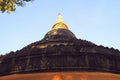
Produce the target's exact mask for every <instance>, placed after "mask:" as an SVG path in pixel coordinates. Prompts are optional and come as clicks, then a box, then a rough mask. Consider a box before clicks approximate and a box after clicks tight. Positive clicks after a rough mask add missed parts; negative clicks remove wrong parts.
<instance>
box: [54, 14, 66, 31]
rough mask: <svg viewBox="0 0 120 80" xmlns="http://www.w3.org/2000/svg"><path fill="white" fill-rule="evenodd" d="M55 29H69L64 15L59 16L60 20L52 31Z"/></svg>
mask: <svg viewBox="0 0 120 80" xmlns="http://www.w3.org/2000/svg"><path fill="white" fill-rule="evenodd" d="M54 29H68V27H67V25H66V24H65V23H64V21H63V19H62V15H61V14H60V13H59V14H58V19H57V22H56V24H55V25H53V27H52V30H54Z"/></svg>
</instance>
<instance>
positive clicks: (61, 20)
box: [57, 13, 64, 23]
mask: <svg viewBox="0 0 120 80" xmlns="http://www.w3.org/2000/svg"><path fill="white" fill-rule="evenodd" d="M59 22H62V23H64V21H63V19H62V15H61V13H59V14H58V19H57V23H59Z"/></svg>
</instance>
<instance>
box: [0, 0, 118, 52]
mask: <svg viewBox="0 0 120 80" xmlns="http://www.w3.org/2000/svg"><path fill="white" fill-rule="evenodd" d="M58 13H61V14H62V16H63V19H64V22H65V23H66V24H67V25H68V27H69V29H70V30H71V31H72V32H73V33H74V34H75V35H76V37H77V38H78V39H84V40H88V41H91V42H93V43H95V44H97V45H104V46H105V47H109V48H111V47H113V48H115V49H119V50H120V37H119V36H120V0H35V1H33V2H30V3H27V4H26V6H24V7H22V8H21V7H17V10H16V11H15V12H12V13H10V14H8V13H0V54H6V53H9V52H10V51H16V50H20V49H22V48H23V47H25V46H27V45H28V44H30V43H33V42H35V41H39V40H41V39H42V38H43V37H44V35H45V34H46V33H47V32H48V31H49V30H50V29H51V28H52V26H53V25H54V23H55V22H56V20H57V15H58Z"/></svg>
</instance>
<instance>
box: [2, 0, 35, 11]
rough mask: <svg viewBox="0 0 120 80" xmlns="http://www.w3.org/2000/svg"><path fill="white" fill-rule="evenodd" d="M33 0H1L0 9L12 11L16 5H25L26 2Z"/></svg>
mask: <svg viewBox="0 0 120 80" xmlns="http://www.w3.org/2000/svg"><path fill="white" fill-rule="evenodd" d="M29 1H33V0H0V11H1V12H2V13H4V12H8V13H9V12H11V11H15V10H16V6H24V5H25V2H29Z"/></svg>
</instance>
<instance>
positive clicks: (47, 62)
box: [0, 14, 120, 80]
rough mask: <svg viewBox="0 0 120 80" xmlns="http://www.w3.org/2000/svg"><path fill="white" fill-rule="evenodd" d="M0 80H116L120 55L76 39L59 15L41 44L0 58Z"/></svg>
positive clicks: (36, 43) (118, 79)
mask: <svg viewBox="0 0 120 80" xmlns="http://www.w3.org/2000/svg"><path fill="white" fill-rule="evenodd" d="M0 80H120V51H119V50H117V49H113V48H108V47H104V46H98V45H96V44H94V43H92V42H90V41H86V40H82V39H78V38H76V36H75V35H74V34H73V33H72V32H71V31H70V30H69V28H68V26H67V25H66V24H65V23H64V21H63V19H62V16H61V15H60V14H59V15H58V20H57V22H56V23H55V24H54V25H53V27H52V29H51V30H50V31H49V32H48V33H47V34H46V35H45V36H44V38H43V39H42V40H40V41H37V42H34V43H31V44H29V45H28V46H26V47H24V48H23V49H21V50H18V51H16V52H10V53H8V54H6V55H3V56H1V57H0Z"/></svg>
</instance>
